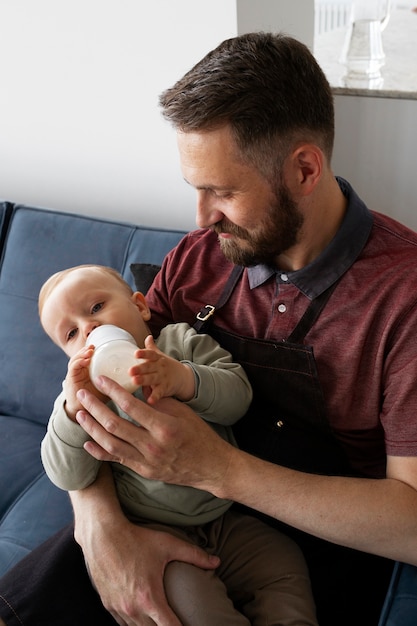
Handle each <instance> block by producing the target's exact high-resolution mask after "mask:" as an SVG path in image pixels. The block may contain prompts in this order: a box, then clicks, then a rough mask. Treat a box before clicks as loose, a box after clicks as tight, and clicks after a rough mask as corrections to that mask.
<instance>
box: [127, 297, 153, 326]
mask: <svg viewBox="0 0 417 626" xmlns="http://www.w3.org/2000/svg"><path fill="white" fill-rule="evenodd" d="M132 301H133V303H134V304H135V305H136V306H137V307H138V309H139V312H140V314H141V315H142V318H143V319H144V320H145V322H147V321H148V320H150V319H151V310H150V308H149V307H148V304H147V302H146V298H145V296H144V295H143V293H142V292H141V291H135V292H134V293H133V294H132Z"/></svg>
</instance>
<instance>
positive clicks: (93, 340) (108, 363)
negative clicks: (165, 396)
mask: <svg viewBox="0 0 417 626" xmlns="http://www.w3.org/2000/svg"><path fill="white" fill-rule="evenodd" d="M86 345H87V346H90V345H93V346H94V348H95V349H94V353H93V356H92V358H91V362H90V378H91V380H92V381H94V378H95V377H96V376H100V375H104V376H107V377H108V378H111V379H113V380H115V381H116V382H117V383H119V385H121V386H122V387H124V388H125V389H126V390H127V391H130V392H131V393H133V392H134V391H135V390H136V389H137V388H138V385H134V384H133V382H132V378H131V377H130V376H129V374H128V371H129V369H130V368H131V367H132V365H135V364H136V363H137V362H138V359H135V356H134V355H135V352H136V350H137V349H138V347H137V345H136V342H135V340H134V339H133V337H132V335H131V334H130V333H128V332H127V331H125V330H123V329H122V328H118V327H117V326H113V325H112V324H103V326H97V328H95V329H94V330H92V331H91V333H90V334H89V336H88V337H87V341H86Z"/></svg>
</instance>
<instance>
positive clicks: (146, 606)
mask: <svg viewBox="0 0 417 626" xmlns="http://www.w3.org/2000/svg"><path fill="white" fill-rule="evenodd" d="M113 539H114V540H115V542H114V541H112V542H109V541H108V540H107V541H106V544H103V543H101V553H100V559H99V560H98V561H96V560H95V559H93V558H92V557H91V556H89V555H87V558H88V565H89V569H90V575H91V577H92V578H93V580H94V583H95V585H96V588H97V590H98V592H99V594H100V597H101V600H102V602H103V604H104V606H105V607H106V609H107V610H108V611H109V612H110V613H111V615H112V616H113V618H114V619H115V620H116V622H117V623H118V624H120V626H144V625H145V624H146V625H148V624H158V626H180V625H181V623H180V621H179V620H178V618H177V617H176V616H175V615H174V613H173V612H172V610H171V609H170V607H169V606H168V604H167V601H166V597H165V591H164V585H163V576H164V571H165V567H166V565H167V564H168V563H169V562H170V561H173V560H175V561H186V562H191V563H193V564H194V565H197V566H199V567H203V568H207V569H211V568H214V567H216V566H217V565H218V559H217V558H216V557H210V556H209V555H208V554H206V553H204V552H203V551H202V550H201V549H199V548H197V547H196V546H193V545H191V544H189V543H187V542H184V541H182V540H180V539H177V538H176V537H174V536H172V535H170V534H168V533H165V532H159V531H155V530H151V529H147V528H144V527H141V526H135V525H133V524H131V523H130V522H128V521H127V520H126V522H125V523H124V524H123V525H122V526H120V525H118V527H117V531H116V536H115V537H113ZM103 561H104V562H103Z"/></svg>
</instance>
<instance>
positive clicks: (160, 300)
mask: <svg viewBox="0 0 417 626" xmlns="http://www.w3.org/2000/svg"><path fill="white" fill-rule="evenodd" d="M338 182H339V184H340V186H341V189H342V191H343V193H344V194H345V195H346V197H347V198H348V201H349V202H348V210H347V212H346V215H345V218H344V221H343V223H342V225H341V227H340V229H339V231H338V233H337V234H336V236H335V237H334V239H333V240H332V241H331V242H330V244H329V245H328V246H327V248H326V249H325V250H324V251H323V252H322V253H321V255H320V256H319V257H318V258H317V259H315V260H314V261H313V262H312V263H310V264H309V265H307V266H306V267H304V268H302V269H301V270H298V271H296V272H281V271H280V269H279V268H276V267H267V266H264V265H258V266H255V267H252V268H248V269H245V271H244V272H243V275H242V278H241V279H240V281H239V283H238V284H237V286H236V288H235V290H234V291H233V294H232V295H231V297H230V299H229V301H228V302H227V304H226V305H225V306H224V307H223V308H221V309H220V310H219V311H218V312H217V313H216V314H215V317H214V321H215V323H216V324H217V325H218V326H220V327H222V328H224V329H226V330H229V331H232V332H233V333H235V334H238V335H242V336H247V337H255V338H262V339H270V340H272V341H283V340H284V341H285V339H286V338H287V337H288V336H289V334H290V333H291V331H292V330H293V328H294V327H295V326H296V324H297V323H298V321H299V320H300V318H301V316H302V315H303V313H304V311H305V310H306V308H307V307H308V305H309V304H310V302H311V300H312V299H313V298H315V297H316V296H318V295H319V294H320V293H322V292H323V291H324V290H325V289H327V288H328V287H329V286H330V285H332V284H333V283H334V282H336V281H337V286H336V288H335V290H334V292H333V294H332V295H331V297H330V300H329V302H328V303H327V305H326V307H325V308H324V310H323V312H322V313H321V315H320V317H319V318H318V320H317V321H316V322H315V324H314V325H313V327H312V328H311V330H310V331H309V332H308V334H307V336H306V338H305V343H306V344H308V345H311V346H312V347H313V350H314V355H315V359H316V362H317V368H318V372H319V378H320V382H321V385H322V388H323V393H324V398H325V403H326V409H327V416H328V420H329V422H330V424H331V427H332V429H333V431H334V433H335V435H336V437H337V438H338V439H339V440H340V441H341V443H342V445H343V447H344V448H345V450H346V452H347V455H348V457H349V459H350V461H351V463H352V465H353V466H354V467H355V468H356V469H358V470H359V471H361V472H362V473H364V474H365V475H368V476H371V477H383V476H384V475H385V464H386V455H387V454H389V455H393V456H415V455H417V235H416V234H415V233H414V232H413V231H411V230H409V229H408V228H406V227H405V226H403V225H401V224H399V223H398V222H396V221H394V220H393V219H391V218H389V217H387V216H384V215H382V214H378V213H375V212H371V211H369V210H368V209H367V208H366V206H365V205H364V203H363V202H362V201H361V200H360V199H359V198H358V196H357V195H356V193H355V192H354V191H353V189H352V188H351V187H350V185H349V184H348V183H347V182H346V181H345V180H343V179H340V178H339V179H338ZM231 268H232V264H231V263H230V262H228V261H227V260H226V259H225V258H224V256H223V254H222V252H221V251H220V248H219V245H218V241H217V236H216V235H215V234H213V233H212V232H211V231H208V230H199V231H194V232H192V233H189V234H188V235H186V236H185V237H184V238H183V240H182V241H181V242H180V243H179V244H178V246H177V247H176V248H175V249H174V250H173V251H172V252H171V253H170V254H169V255H168V257H167V258H166V260H165V262H164V265H163V270H162V271H161V272H160V274H159V275H158V277H157V278H156V280H155V283H154V285H153V287H152V288H151V290H150V292H149V293H148V296H147V297H148V302H149V305H150V307H151V310H152V320H151V326H152V330H153V331H154V332H157V329H158V328H160V327H161V326H162V325H165V324H167V323H171V322H179V321H186V322H188V323H189V324H191V325H192V324H193V323H194V321H195V315H196V313H198V311H199V310H200V309H201V308H202V307H203V306H204V305H206V304H212V305H215V304H216V302H217V300H218V298H219V296H220V294H221V292H222V289H223V287H224V284H225V282H226V280H227V277H228V275H229V273H230V271H231ZM255 426H256V425H254V427H255Z"/></svg>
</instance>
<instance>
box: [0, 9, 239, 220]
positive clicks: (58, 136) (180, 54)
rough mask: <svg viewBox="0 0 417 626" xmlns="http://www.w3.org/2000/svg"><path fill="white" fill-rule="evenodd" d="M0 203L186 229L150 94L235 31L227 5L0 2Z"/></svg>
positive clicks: (186, 194)
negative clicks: (9, 202)
mask: <svg viewBox="0 0 417 626" xmlns="http://www.w3.org/2000/svg"><path fill="white" fill-rule="evenodd" d="M0 24H1V30H2V35H1V37H0V197H1V198H5V199H10V200H12V201H16V202H25V203H30V204H37V205H41V206H50V207H53V208H56V209H59V210H68V211H74V212H79V211H80V212H88V213H91V214H96V215H100V216H103V217H110V218H120V219H123V220H127V221H130V220H131V221H141V222H142V223H147V224H148V223H150V224H155V225H167V226H178V227H186V228H187V227H193V226H194V194H193V192H192V191H191V189H189V188H188V187H187V186H186V185H185V183H184V182H183V181H182V179H181V175H180V172H179V165H178V157H177V149H176V144H175V134H174V133H173V131H172V130H171V128H170V126H169V125H168V124H167V123H166V122H164V121H163V120H162V118H161V116H160V113H159V110H158V95H159V93H160V92H161V91H162V90H163V89H165V88H166V87H169V86H170V85H171V84H173V83H174V82H175V80H177V78H179V77H180V76H181V75H182V74H183V73H184V72H185V71H186V70H187V69H189V68H190V67H191V66H192V65H193V64H194V63H195V62H197V61H198V60H199V59H200V57H201V56H203V55H204V54H205V53H206V52H208V50H210V49H211V48H213V47H214V46H215V45H217V44H218V43H219V42H220V41H221V40H222V39H224V38H225V37H230V36H234V35H236V5H235V2H234V0H210V2H204V3H203V2H196V1H195V0H174V1H173V0H149V1H143V0H36V1H34V0H0Z"/></svg>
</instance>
